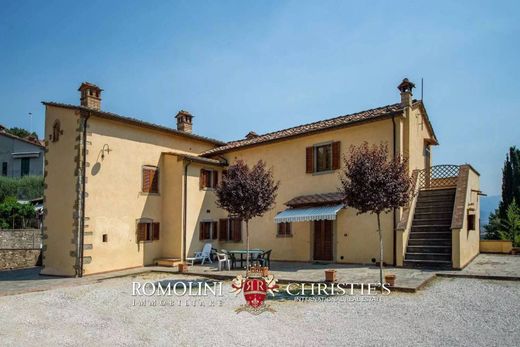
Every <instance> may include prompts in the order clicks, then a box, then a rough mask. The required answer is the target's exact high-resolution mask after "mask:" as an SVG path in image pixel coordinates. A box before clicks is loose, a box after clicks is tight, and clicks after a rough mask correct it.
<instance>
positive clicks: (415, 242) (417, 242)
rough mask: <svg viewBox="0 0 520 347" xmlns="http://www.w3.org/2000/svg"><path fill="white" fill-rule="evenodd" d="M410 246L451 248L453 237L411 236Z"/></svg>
mask: <svg viewBox="0 0 520 347" xmlns="http://www.w3.org/2000/svg"><path fill="white" fill-rule="evenodd" d="M408 246H447V247H450V248H451V237H450V238H449V239H448V238H443V239H420V238H415V239H412V238H410V239H409V240H408Z"/></svg>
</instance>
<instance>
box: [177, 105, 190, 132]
mask: <svg viewBox="0 0 520 347" xmlns="http://www.w3.org/2000/svg"><path fill="white" fill-rule="evenodd" d="M175 118H177V130H179V131H184V132H185V133H190V134H191V131H192V127H193V123H192V120H193V116H192V115H191V113H189V112H188V111H184V110H180V111H179V113H177V115H176V116H175Z"/></svg>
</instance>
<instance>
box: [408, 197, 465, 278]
mask: <svg viewBox="0 0 520 347" xmlns="http://www.w3.org/2000/svg"><path fill="white" fill-rule="evenodd" d="M454 201H455V188H449V189H435V190H421V191H420V192H419V196H418V197H417V205H416V207H415V214H414V216H413V222H412V227H411V231H410V236H409V239H408V246H407V248H406V255H405V259H404V266H406V267H426V268H432V267H435V268H438V267H443V268H451V266H452V262H451V220H452V214H453V204H454Z"/></svg>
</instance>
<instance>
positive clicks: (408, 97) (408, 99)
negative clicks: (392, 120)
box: [397, 78, 415, 107]
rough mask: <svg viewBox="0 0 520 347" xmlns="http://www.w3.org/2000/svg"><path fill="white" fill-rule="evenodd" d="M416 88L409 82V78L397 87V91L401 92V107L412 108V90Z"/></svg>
mask: <svg viewBox="0 0 520 347" xmlns="http://www.w3.org/2000/svg"><path fill="white" fill-rule="evenodd" d="M413 88H415V84H413V83H412V82H410V81H408V78H405V79H404V80H403V81H402V82H401V84H399V85H398V86H397V89H399V91H400V92H401V105H403V106H404V107H409V106H412V95H413V94H412V89H413Z"/></svg>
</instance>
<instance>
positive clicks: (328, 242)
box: [314, 220, 333, 261]
mask: <svg viewBox="0 0 520 347" xmlns="http://www.w3.org/2000/svg"><path fill="white" fill-rule="evenodd" d="M332 243H333V240H332V221H331V220H318V221H314V260H326V261H331V260H332V259H333V256H332Z"/></svg>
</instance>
